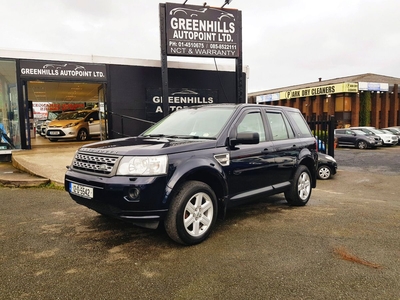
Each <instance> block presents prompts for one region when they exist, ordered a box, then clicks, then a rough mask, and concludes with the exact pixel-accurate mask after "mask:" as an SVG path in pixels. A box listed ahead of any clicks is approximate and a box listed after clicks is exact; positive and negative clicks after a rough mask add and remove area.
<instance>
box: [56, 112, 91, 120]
mask: <svg viewBox="0 0 400 300" xmlns="http://www.w3.org/2000/svg"><path fill="white" fill-rule="evenodd" d="M87 114H88V112H87V111H71V112H66V113H62V114H60V115H58V117H57V118H56V119H57V120H80V119H83V118H84V117H86V116H87Z"/></svg>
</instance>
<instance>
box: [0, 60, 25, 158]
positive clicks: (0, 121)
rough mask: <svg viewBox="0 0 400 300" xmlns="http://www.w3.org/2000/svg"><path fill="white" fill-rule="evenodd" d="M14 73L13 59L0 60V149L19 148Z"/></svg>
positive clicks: (15, 78)
mask: <svg viewBox="0 0 400 300" xmlns="http://www.w3.org/2000/svg"><path fill="white" fill-rule="evenodd" d="M16 74H17V71H16V64H15V61H13V60H0V130H1V136H0V145H1V146H0V151H1V150H5V149H12V148H18V149H20V148H21V135H20V127H19V109H18V93H17V77H16ZM0 154H1V152H0Z"/></svg>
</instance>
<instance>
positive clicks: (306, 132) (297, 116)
mask: <svg viewBox="0 0 400 300" xmlns="http://www.w3.org/2000/svg"><path fill="white" fill-rule="evenodd" d="M288 113H289V115H290V116H291V117H292V119H293V121H294V122H295V123H296V125H297V127H298V128H299V130H300V132H299V133H300V134H301V136H302V137H311V136H312V134H311V131H310V128H309V127H308V124H307V122H306V120H304V117H303V115H302V114H301V113H300V112H295V111H289V112H288Z"/></svg>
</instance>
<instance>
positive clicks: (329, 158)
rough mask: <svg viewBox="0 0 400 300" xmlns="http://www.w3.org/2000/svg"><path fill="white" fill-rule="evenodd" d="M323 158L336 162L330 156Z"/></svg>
mask: <svg viewBox="0 0 400 300" xmlns="http://www.w3.org/2000/svg"><path fill="white" fill-rule="evenodd" d="M325 158H326V159H327V160H330V161H333V162H336V159H334V158H333V157H332V156H325Z"/></svg>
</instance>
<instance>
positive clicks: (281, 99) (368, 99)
mask: <svg viewBox="0 0 400 300" xmlns="http://www.w3.org/2000/svg"><path fill="white" fill-rule="evenodd" d="M399 84H400V78H395V77H390V76H383V75H377V74H371V73H367V74H360V75H355V76H347V77H341V78H334V79H328V80H322V79H321V78H320V79H319V80H318V81H316V82H311V83H306V84H299V85H294V86H288V87H282V88H277V89H272V90H264V91H260V92H253V93H249V94H248V101H249V102H250V103H263V104H269V105H283V106H291V107H295V108H298V109H300V110H301V112H302V113H303V115H304V116H305V117H306V118H307V119H309V120H312V119H327V118H329V117H331V116H334V117H335V119H336V121H337V127H350V126H361V125H369V126H373V127H376V128H384V127H388V126H398V125H400V97H399ZM363 112H364V113H363ZM365 115H367V116H366V117H365Z"/></svg>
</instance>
